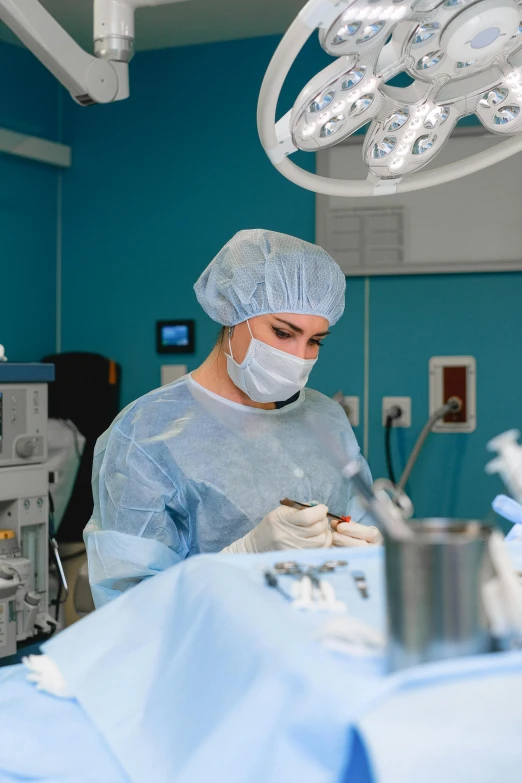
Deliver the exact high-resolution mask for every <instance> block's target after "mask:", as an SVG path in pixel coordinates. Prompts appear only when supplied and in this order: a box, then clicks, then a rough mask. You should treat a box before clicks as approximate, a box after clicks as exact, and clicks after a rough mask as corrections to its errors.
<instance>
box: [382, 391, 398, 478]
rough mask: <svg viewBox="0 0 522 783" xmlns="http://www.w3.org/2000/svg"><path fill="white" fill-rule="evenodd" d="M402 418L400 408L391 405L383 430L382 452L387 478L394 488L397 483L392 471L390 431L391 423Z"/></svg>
mask: <svg viewBox="0 0 522 783" xmlns="http://www.w3.org/2000/svg"><path fill="white" fill-rule="evenodd" d="M401 416H402V408H400V407H399V406H398V405H393V406H392V407H391V408H390V410H389V411H388V414H387V416H386V426H385V430H384V452H385V454H386V470H387V471H388V478H389V479H390V481H391V483H392V484H393V485H394V486H396V485H397V482H396V481H395V471H394V469H393V458H392V450H391V431H392V427H393V422H394V421H395V419H400V417H401Z"/></svg>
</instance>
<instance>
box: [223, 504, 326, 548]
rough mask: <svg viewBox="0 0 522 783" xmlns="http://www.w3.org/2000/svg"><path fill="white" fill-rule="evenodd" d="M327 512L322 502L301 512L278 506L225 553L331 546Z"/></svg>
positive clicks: (300, 510)
mask: <svg viewBox="0 0 522 783" xmlns="http://www.w3.org/2000/svg"><path fill="white" fill-rule="evenodd" d="M327 513H328V509H327V507H326V506H325V505H323V504H322V503H320V504H319V505H317V506H312V507H311V508H304V509H299V510H297V509H295V508H289V507H288V506H278V507H277V508H275V509H274V510H273V511H271V512H270V513H269V514H267V515H266V517H264V518H263V519H262V520H261V522H260V523H259V524H258V525H256V527H255V528H254V529H253V530H251V531H250V533H247V534H246V536H243V538H240V539H238V540H237V541H234V543H232V544H230V546H227V547H225V549H223V550H222V551H223V552H236V553H242V552H246V553H248V554H253V553H256V552H271V551H277V550H280V549H313V548H315V547H317V548H322V547H330V546H331V545H332V531H331V530H330V525H329V523H328V517H327V516H326V514H327Z"/></svg>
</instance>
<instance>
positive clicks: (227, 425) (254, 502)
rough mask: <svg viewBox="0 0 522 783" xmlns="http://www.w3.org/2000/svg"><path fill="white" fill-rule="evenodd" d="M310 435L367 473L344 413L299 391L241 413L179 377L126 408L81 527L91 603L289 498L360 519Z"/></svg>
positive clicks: (98, 450)
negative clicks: (280, 403)
mask: <svg viewBox="0 0 522 783" xmlns="http://www.w3.org/2000/svg"><path fill="white" fill-rule="evenodd" d="M317 427H319V428H320V430H321V433H322V434H323V435H324V436H326V437H327V438H328V439H331V440H332V443H335V444H336V445H337V449H339V446H342V448H343V450H344V452H345V453H346V454H348V453H350V454H351V455H353V454H354V453H357V454H358V455H359V456H358V458H359V459H360V460H361V462H362V464H363V467H364V471H365V472H366V475H367V477H368V478H369V479H371V477H370V474H369V469H368V466H367V464H366V462H365V461H364V460H363V457H362V456H361V455H360V454H359V447H358V446H357V442H356V439H355V435H354V434H353V431H352V428H351V426H350V423H349V421H348V419H347V417H346V414H345V413H344V411H343V410H342V408H341V407H340V406H339V405H338V404H337V403H336V402H333V401H332V400H331V399H329V398H328V397H326V396H324V395H323V394H320V393H319V392H316V391H312V390H311V389H305V390H303V391H302V392H301V393H300V394H299V397H298V399H297V400H296V401H295V402H291V403H290V404H288V405H286V406H284V407H282V408H279V409H275V410H263V409H259V408H252V407H247V406H244V405H240V404H238V403H234V402H231V401H230V400H226V399H224V398H223V397H220V396H218V395H216V394H213V393H212V392H209V391H207V390H206V389H204V388H203V387H202V386H200V385H199V384H198V383H196V381H194V380H193V379H192V377H191V375H190V374H189V375H187V376H185V377H183V378H181V379H180V380H178V381H176V382H175V383H173V384H170V385H168V386H163V387H161V388H160V389H157V390H155V391H152V392H150V393H149V394H147V395H145V396H144V397H141V398H140V399H138V400H137V401H136V402H134V403H131V405H129V406H128V407H127V408H125V410H123V411H122V413H120V415H119V416H118V417H117V418H116V420H115V421H114V423H113V424H112V426H111V427H110V428H109V430H107V432H105V433H104V434H103V435H102V436H101V437H100V438H99V440H98V442H97V444H96V447H95V450H94V466H93V495H94V511H93V515H92V518H91V520H90V522H89V524H88V525H87V527H86V529H85V542H86V546H87V554H88V559H89V579H90V583H91V587H92V591H93V597H94V601H95V604H96V606H98V607H99V606H101V605H103V604H104V603H107V601H109V600H111V598H113V597H115V596H117V595H118V594H119V593H121V592H122V591H124V590H126V589H127V588H128V587H130V586H132V585H133V584H136V583H137V582H140V581H141V580H142V579H144V578H145V577H149V576H153V575H154V574H156V573H158V572H159V571H163V570H164V569H165V568H168V567H169V566H170V565H174V564H175V563H178V562H180V561H181V560H184V559H185V558H186V557H188V556H190V555H194V554H198V553H200V552H219V551H221V550H222V549H223V548H224V547H226V546H228V545H229V544H231V543H232V542H233V541H235V540H237V539H238V538H241V537H242V536H244V535H245V534H246V533H248V532H249V531H250V530H252V528H254V527H255V526H256V525H257V524H258V523H259V522H260V521H261V519H262V518H263V517H264V516H265V514H267V513H268V512H269V511H271V510H272V509H274V508H276V507H277V506H278V505H279V502H280V500H281V498H283V497H288V498H292V499H294V500H298V501H300V502H305V503H306V502H309V501H312V500H315V501H318V502H321V503H326V504H327V505H328V506H329V508H330V510H331V511H332V512H333V513H336V514H343V515H345V514H348V515H350V516H352V518H353V519H355V520H356V521H362V522H365V521H366V520H365V519H363V516H364V512H363V510H362V509H361V508H360V506H359V505H358V503H357V501H356V499H355V497H354V492H353V488H352V486H351V483H350V481H348V480H347V479H345V478H344V477H343V476H342V475H341V471H340V466H339V464H338V463H337V462H336V461H335V460H334V459H333V458H332V457H331V456H330V455H329V453H327V451H325V448H324V445H322V444H321V443H320V442H319V441H318V440H317V438H316V437H314V436H313V434H312V432H313V429H314V428H317Z"/></svg>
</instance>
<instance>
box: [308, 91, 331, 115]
mask: <svg viewBox="0 0 522 783" xmlns="http://www.w3.org/2000/svg"><path fill="white" fill-rule="evenodd" d="M334 96H335V90H328V91H327V92H325V93H322V94H321V95H318V96H317V98H314V100H313V101H312V102H311V103H310V105H309V106H308V111H309V112H311V113H312V114H315V113H316V112H318V111H322V110H323V109H325V108H326V107H327V106H328V104H329V103H331V102H332V100H333V98H334Z"/></svg>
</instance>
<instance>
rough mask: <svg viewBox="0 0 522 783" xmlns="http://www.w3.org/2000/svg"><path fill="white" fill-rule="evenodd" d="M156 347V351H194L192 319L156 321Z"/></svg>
mask: <svg viewBox="0 0 522 783" xmlns="http://www.w3.org/2000/svg"><path fill="white" fill-rule="evenodd" d="M156 349H157V351H158V353H194V351H195V345H194V321H158V322H157V323H156Z"/></svg>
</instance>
